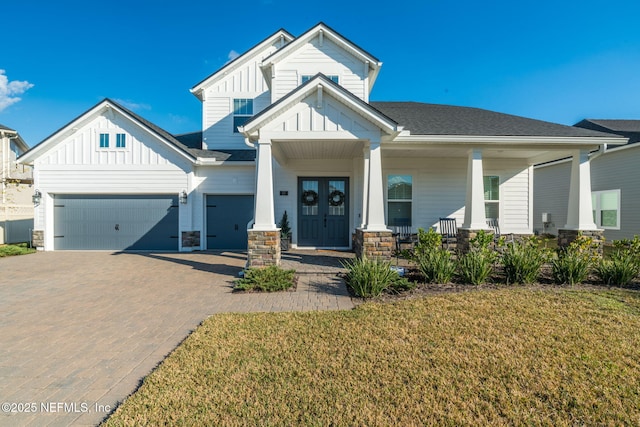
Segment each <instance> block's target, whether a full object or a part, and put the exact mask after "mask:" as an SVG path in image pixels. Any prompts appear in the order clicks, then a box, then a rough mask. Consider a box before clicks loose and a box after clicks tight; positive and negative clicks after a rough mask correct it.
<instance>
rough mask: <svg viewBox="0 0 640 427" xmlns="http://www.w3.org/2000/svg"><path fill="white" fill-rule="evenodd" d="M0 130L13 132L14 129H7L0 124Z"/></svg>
mask: <svg viewBox="0 0 640 427" xmlns="http://www.w3.org/2000/svg"><path fill="white" fill-rule="evenodd" d="M0 130H10V131H11V132H15V130H14V129H11V128H10V127H7V126H5V125H3V124H0Z"/></svg>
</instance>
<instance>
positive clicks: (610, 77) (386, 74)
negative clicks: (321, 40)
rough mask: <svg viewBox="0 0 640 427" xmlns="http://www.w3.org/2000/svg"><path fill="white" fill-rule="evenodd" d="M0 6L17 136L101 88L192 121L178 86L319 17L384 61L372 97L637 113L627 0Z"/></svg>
mask: <svg viewBox="0 0 640 427" xmlns="http://www.w3.org/2000/svg"><path fill="white" fill-rule="evenodd" d="M0 11H1V14H2V16H3V19H2V27H1V28H2V30H1V31H2V32H1V33H0V40H1V42H0V46H1V48H0V49H1V54H0V70H3V71H0V123H2V124H4V125H6V126H8V127H11V128H13V129H16V130H18V131H19V132H20V134H21V135H22V136H23V138H24V139H25V140H26V142H27V143H28V144H29V145H30V146H33V145H35V144H36V143H38V142H40V141H41V140H43V139H44V138H45V137H47V136H48V135H50V134H51V133H53V132H55V131H56V130H58V129H59V128H60V127H62V126H63V125H65V124H67V123H68V122H70V121H71V120H73V119H74V118H76V117H77V116H79V115H80V114H82V113H83V112H84V111H86V110H87V109H88V108H90V107H91V106H93V105H94V104H96V103H97V102H98V101H100V100H101V99H103V98H105V97H109V98H112V99H114V100H118V101H120V102H121V103H123V105H125V106H127V107H129V108H131V109H132V110H134V111H136V112H137V113H138V114H140V115H141V116H143V117H145V118H146V119H148V120H150V121H152V122H154V123H155V124H157V125H159V126H161V127H163V128H164V129H166V130H167V131H169V132H172V133H175V134H177V133H184V132H189V131H195V130H198V129H199V128H200V127H201V108H200V107H201V105H200V102H199V101H198V100H197V98H196V97H194V96H193V95H192V94H190V93H189V89H190V88H191V87H193V86H194V85H195V84H197V83H198V82H200V81H201V80H202V79H204V78H205V77H207V76H208V75H210V74H211V73H213V72H214V71H216V70H217V69H219V68H220V67H221V66H222V65H224V64H225V62H227V61H228V60H229V58H230V56H233V54H234V52H239V53H242V52H244V51H246V50H247V49H249V48H251V47H252V46H253V45H255V44H256V43H258V42H260V41H261V40H262V39H264V38H265V37H267V36H268V35H270V34H272V33H273V32H275V31H276V30H278V29H279V28H285V29H286V30H288V31H289V32H291V33H292V34H293V35H294V36H297V35H299V34H301V33H303V32H304V31H306V30H307V29H308V28H310V27H312V26H313V25H315V24H316V23H317V22H319V21H323V22H325V23H326V24H327V25H329V26H330V27H332V28H334V29H335V30H336V31H338V32H339V33H341V34H343V35H344V36H345V37H347V38H348V39H350V40H351V41H353V42H354V43H356V44H357V45H359V46H360V47H362V48H364V49H365V50H367V51H369V52H371V53H372V54H373V55H375V56H377V57H378V58H379V59H380V60H381V61H382V62H383V63H384V65H383V66H382V70H381V72H380V75H379V77H378V80H377V82H376V85H375V86H374V88H373V91H372V94H371V99H372V100H375V101H383V100H384V101H420V102H429V103H438V104H452V105H463V106H472V107H479V108H486V109H490V110H494V111H499V112H505V113H510V114H516V115H521V116H525V117H531V118H536V119H541V120H547V121H553V122H557V123H563V124H569V125H571V124H574V123H576V122H577V121H579V120H581V119H583V118H586V117H588V118H635V119H640V71H639V70H640V31H639V27H638V17H639V16H640V2H639V1H637V0H624V1H621V0H610V1H607V2H602V1H592V0H583V1H573V0H571V1H562V0H554V1H548V0H538V1H529V0H523V1H519V2H516V1H502V0H499V1H490V0H485V1H482V2H480V1H471V0H459V1H456V2H452V1H448V0H423V1H408V0H394V1H368V2H361V1H348V0H342V1H333V0H325V1H322V2H301V1H292V0H261V1H245V2H237V1H236V2H234V1H226V2H220V1H215V0H209V1H190V0H183V1H171V2H169V1H165V0H153V1H150V0H141V1H138V0H129V1H121V0H112V1H108V2H88V1H86V0H82V1H77V0H63V1H56V0H50V1H43V0H35V1H31V0H22V1H11V2H6V3H5V4H3V6H2V8H1V9H0ZM18 99H19V100H18Z"/></svg>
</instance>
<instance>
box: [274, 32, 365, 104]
mask: <svg viewBox="0 0 640 427" xmlns="http://www.w3.org/2000/svg"><path fill="white" fill-rule="evenodd" d="M318 73H323V74H325V75H337V76H338V84H340V85H341V86H343V87H344V88H345V89H347V90H348V91H349V92H351V93H353V94H354V95H355V96H357V97H358V98H360V99H363V100H365V101H367V100H368V96H367V94H365V84H364V79H365V75H364V64H363V63H362V61H360V60H359V59H357V58H356V57H354V56H353V55H352V54H350V53H348V52H347V51H345V50H344V49H342V48H341V47H339V46H338V45H336V44H335V43H333V42H332V41H331V40H329V39H327V38H326V37H325V38H324V40H323V43H322V46H320V43H319V39H318V37H316V38H314V39H313V40H311V41H310V42H309V43H307V44H305V45H304V46H302V47H300V48H299V49H298V50H297V51H296V52H294V53H292V54H291V55H289V56H287V57H286V58H284V59H283V60H282V62H279V63H278V67H277V71H276V79H275V80H274V88H273V99H272V101H273V102H275V101H277V100H278V99H280V98H281V97H283V96H284V95H286V94H287V93H289V92H291V91H292V90H294V89H295V88H296V87H297V86H299V85H300V81H301V80H300V79H301V78H302V76H303V75H307V76H314V75H316V74H318ZM294 76H295V78H294Z"/></svg>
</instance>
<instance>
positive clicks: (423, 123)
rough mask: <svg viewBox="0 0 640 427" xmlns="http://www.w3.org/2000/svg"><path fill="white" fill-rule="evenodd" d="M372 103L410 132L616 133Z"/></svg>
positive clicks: (478, 112)
mask: <svg viewBox="0 0 640 427" xmlns="http://www.w3.org/2000/svg"><path fill="white" fill-rule="evenodd" d="M371 105H372V106H374V107H375V108H376V109H378V110H380V111H381V112H382V113H384V114H385V115H387V116H389V117H391V118H392V119H394V120H395V121H396V122H398V123H399V124H400V125H402V126H403V127H404V129H405V130H408V131H409V132H410V133H411V135H458V136H516V137H519V136H523V137H525V136H542V137H608V138H611V137H613V136H614V135H611V134H607V133H603V132H596V131H592V130H587V129H581V128H577V127H574V126H565V125H560V124H557V123H550V122H545V121H542V120H535V119H529V118H526V117H520V116H514V115H511V114H504V113H497V112H495V111H489V110H483V109H480V108H472V107H458V106H453V105H440V104H424V103H420V102H371ZM622 142H623V141H622V140H621V143H622Z"/></svg>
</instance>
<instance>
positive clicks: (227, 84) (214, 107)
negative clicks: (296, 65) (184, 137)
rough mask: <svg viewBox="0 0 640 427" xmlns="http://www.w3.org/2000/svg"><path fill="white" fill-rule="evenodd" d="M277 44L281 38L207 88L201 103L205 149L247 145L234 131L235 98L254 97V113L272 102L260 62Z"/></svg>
mask: <svg viewBox="0 0 640 427" xmlns="http://www.w3.org/2000/svg"><path fill="white" fill-rule="evenodd" d="M278 44H279V41H277V42H274V45H273V46H269V47H268V48H266V49H265V50H263V51H262V52H257V53H256V54H255V55H253V57H250V58H247V59H246V60H245V62H244V64H243V65H242V66H241V67H239V68H236V69H233V70H232V71H230V72H229V74H228V75H227V76H225V77H223V78H221V79H219V80H217V81H215V82H213V84H211V85H210V86H209V87H207V88H206V89H205V91H204V102H203V104H202V129H203V138H204V147H203V148H204V149H210V150H215V149H216V148H218V149H220V148H228V149H232V148H239V149H242V148H246V146H245V145H244V139H243V137H242V135H240V134H238V133H234V132H233V115H232V112H233V98H250V99H253V100H254V104H253V114H257V113H259V112H260V111H262V110H263V109H265V108H266V107H267V106H269V105H270V103H271V95H270V93H269V87H268V85H267V82H266V80H265V79H264V75H263V74H262V70H261V69H260V63H261V62H262V59H263V58H266V57H267V56H269V55H270V54H272V53H273V52H275V51H276V50H277V45H278Z"/></svg>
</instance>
